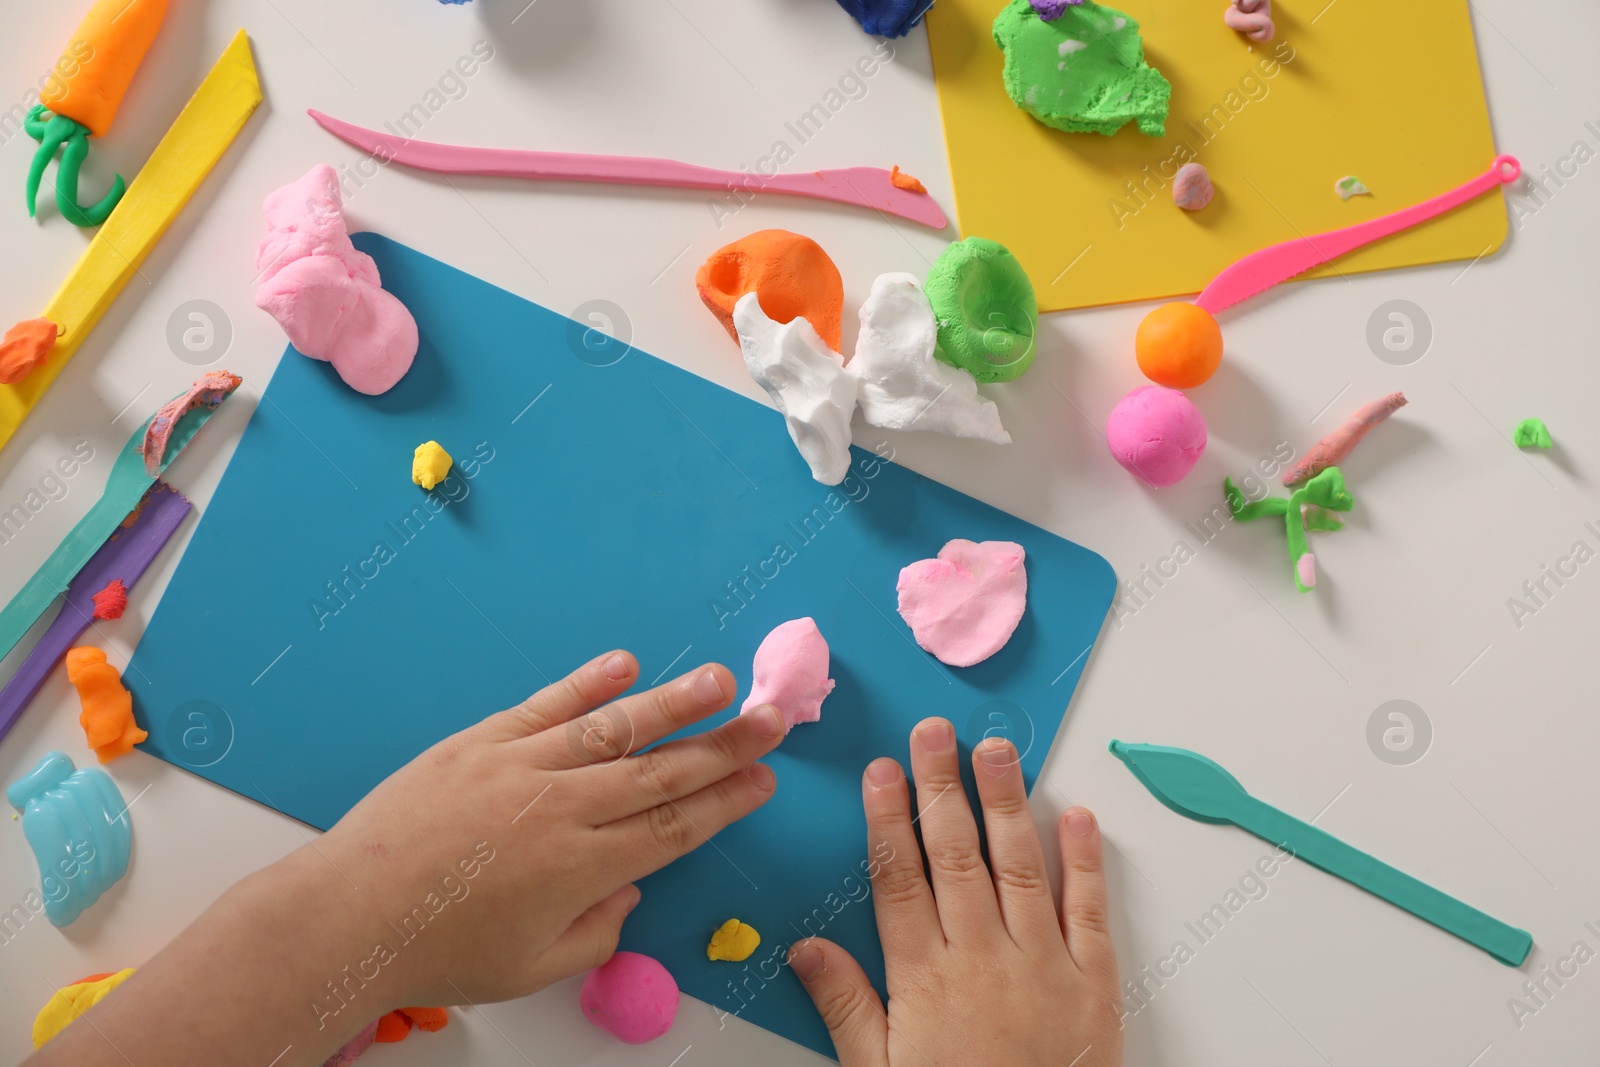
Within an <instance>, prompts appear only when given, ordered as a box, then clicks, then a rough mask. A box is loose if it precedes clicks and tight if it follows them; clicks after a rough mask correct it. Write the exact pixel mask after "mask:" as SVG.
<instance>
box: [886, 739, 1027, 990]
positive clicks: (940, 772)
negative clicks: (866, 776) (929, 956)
mask: <svg viewBox="0 0 1600 1067" xmlns="http://www.w3.org/2000/svg"><path fill="white" fill-rule="evenodd" d="M911 773H912V775H913V776H914V777H915V778H916V783H917V815H918V818H919V819H920V821H921V823H922V847H923V850H924V851H926V852H927V854H928V873H929V878H930V881H932V883H933V896H934V899H935V900H936V901H938V904H939V924H940V925H941V926H943V927H944V936H945V939H946V940H948V941H949V942H950V943H951V944H958V943H965V944H971V943H974V942H983V943H989V942H990V941H992V939H993V938H994V937H995V936H997V935H1002V934H1003V932H1004V927H1003V926H1002V925H1001V922H1000V908H999V905H998V904H997V903H996V902H995V895H994V883H993V881H991V880H990V876H989V868H988V865H987V864H985V863H984V862H983V851H982V850H981V849H980V848H979V847H978V824H977V822H976V821H975V820H974V819H973V818H972V809H971V808H970V807H968V805H967V791H966V789H965V788H964V787H963V786H962V784H961V761H960V758H959V757H958V756H957V754H956V731H955V727H953V726H951V725H950V723H949V722H948V721H947V720H945V719H924V720H923V721H922V722H921V723H919V724H918V725H917V727H916V729H914V730H912V732H911ZM891 995H892V994H891Z"/></svg>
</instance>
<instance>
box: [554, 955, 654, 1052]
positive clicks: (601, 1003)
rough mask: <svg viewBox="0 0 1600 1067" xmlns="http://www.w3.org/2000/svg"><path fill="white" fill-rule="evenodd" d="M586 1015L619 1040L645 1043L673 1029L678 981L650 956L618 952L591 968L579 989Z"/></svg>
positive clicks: (580, 1003) (580, 1000)
mask: <svg viewBox="0 0 1600 1067" xmlns="http://www.w3.org/2000/svg"><path fill="white" fill-rule="evenodd" d="M578 1006H579V1007H580V1008H582V1009H583V1017H584V1018H586V1019H588V1020H589V1021H590V1022H592V1023H594V1024H595V1025H596V1026H598V1027H599V1028H600V1029H602V1030H604V1031H606V1032H607V1033H609V1034H611V1035H612V1036H613V1037H615V1038H616V1039H617V1040H619V1041H625V1042H627V1043H628V1044H630V1045H642V1044H644V1043H645V1042H646V1041H654V1040H655V1039H656V1038H658V1037H660V1036H661V1035H662V1034H664V1033H666V1032H667V1031H668V1030H670V1029H672V1021H673V1020H674V1019H676V1018H677V1017H678V983H677V982H675V981H673V979H672V975H671V974H669V973H667V969H666V968H665V967H663V966H661V964H659V963H657V962H656V961H655V960H653V959H651V958H650V957H649V956H643V955H640V954H639V953H637V952H618V953H617V954H616V955H614V956H612V957H611V958H610V959H609V960H607V961H606V962H605V963H602V964H601V965H600V966H598V967H596V968H595V969H594V970H592V971H590V972H589V973H588V975H587V976H586V977H585V978H584V980H583V988H582V989H581V990H579V992H578Z"/></svg>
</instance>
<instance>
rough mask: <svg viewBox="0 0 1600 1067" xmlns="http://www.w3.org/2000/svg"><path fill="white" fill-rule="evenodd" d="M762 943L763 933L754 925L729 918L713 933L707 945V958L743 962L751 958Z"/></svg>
mask: <svg viewBox="0 0 1600 1067" xmlns="http://www.w3.org/2000/svg"><path fill="white" fill-rule="evenodd" d="M760 944H761V935H760V934H758V933H756V928H755V927H754V926H751V925H749V924H748V923H742V922H740V921H739V920H738V919H729V920H728V921H727V922H725V923H723V924H722V928H721V929H719V930H718V931H717V932H716V933H714V934H712V935H711V944H709V945H707V946H706V959H708V960H730V961H732V962H734V963H742V962H743V961H745V960H747V959H749V958H750V954H751V953H752V952H754V951H755V950H756V948H757V947H758V946H760Z"/></svg>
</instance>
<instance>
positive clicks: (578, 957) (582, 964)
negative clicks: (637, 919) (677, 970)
mask: <svg viewBox="0 0 1600 1067" xmlns="http://www.w3.org/2000/svg"><path fill="white" fill-rule="evenodd" d="M638 903H639V888H638V887H637V886H634V885H625V886H623V887H622V888H621V889H619V890H617V891H616V892H615V893H612V894H611V895H610V896H609V897H606V899H604V900H602V901H601V902H600V903H598V904H596V905H595V906H594V907H592V908H590V909H589V910H588V911H586V912H584V913H583V914H582V915H580V916H578V917H577V918H576V919H574V920H573V921H572V925H571V926H569V927H567V928H566V930H565V931H563V932H562V934H561V936H560V937H558V938H556V940H555V944H553V945H551V946H550V947H549V948H548V949H546V950H545V951H544V952H543V953H541V954H540V956H539V959H538V964H537V966H538V971H539V974H538V976H537V977H538V979H539V981H540V983H541V985H549V984H550V983H551V982H557V981H560V980H561V979H563V978H570V977H572V976H573V975H575V974H582V973H583V972H584V971H587V970H591V969H592V968H595V967H598V966H600V965H601V964H602V963H604V962H605V961H606V960H609V959H610V958H611V957H612V956H613V955H614V954H615V953H616V951H617V940H618V939H619V938H620V937H621V936H622V921H623V920H624V919H626V918H627V917H628V914H629V913H630V912H631V911H633V909H634V908H635V907H636V906H638Z"/></svg>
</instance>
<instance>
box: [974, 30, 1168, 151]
mask: <svg viewBox="0 0 1600 1067" xmlns="http://www.w3.org/2000/svg"><path fill="white" fill-rule="evenodd" d="M994 40H995V43H996V44H998V45H999V46H1000V47H1001V49H1002V50H1003V51H1004V52H1005V54H1006V65H1005V82H1006V92H1007V93H1009V94H1011V99H1012V101H1013V102H1014V103H1015V104H1016V105H1017V106H1018V107H1020V108H1021V109H1022V110H1024V111H1026V112H1027V113H1028V114H1030V115H1032V116H1033V117H1034V118H1036V119H1038V120H1039V121H1040V122H1042V123H1044V124H1045V125H1046V126H1053V127H1055V128H1056V129H1058V130H1066V131H1067V132H1068V133H1103V134H1105V135H1107V136H1110V135H1111V134H1113V133H1116V132H1117V131H1118V130H1120V129H1122V127H1124V126H1126V125H1127V124H1128V123H1130V122H1137V123H1138V124H1139V131H1140V132H1141V133H1145V134H1149V135H1150V136H1151V137H1160V136H1162V135H1163V134H1164V133H1165V132H1166V122H1167V103H1168V101H1169V100H1170V99H1171V97H1172V85H1171V83H1169V82H1168V81H1167V79H1166V78H1164V77H1162V76H1161V72H1160V71H1158V70H1156V69H1155V68H1154V67H1152V66H1150V64H1148V63H1146V62H1145V61H1144V42H1143V41H1141V40H1140V39H1139V24H1138V23H1137V22H1135V21H1134V20H1133V19H1131V18H1129V17H1128V16H1127V15H1125V14H1123V13H1122V12H1120V11H1118V10H1116V9H1115V8H1109V7H1104V6H1102V5H1100V4H1097V3H1095V2H1094V0H1084V3H1082V4H1078V5H1075V6H1071V7H1068V8H1067V9H1066V10H1065V11H1064V12H1062V15H1061V17H1060V18H1059V19H1056V20H1055V21H1054V22H1046V21H1044V20H1043V19H1041V18H1040V17H1039V16H1038V14H1036V13H1035V12H1034V10H1033V7H1032V5H1031V4H1030V3H1029V0H1011V3H1010V4H1008V5H1007V6H1006V7H1005V9H1004V10H1002V11H1001V12H1000V14H999V15H997V16H995V20H994Z"/></svg>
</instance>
